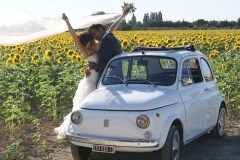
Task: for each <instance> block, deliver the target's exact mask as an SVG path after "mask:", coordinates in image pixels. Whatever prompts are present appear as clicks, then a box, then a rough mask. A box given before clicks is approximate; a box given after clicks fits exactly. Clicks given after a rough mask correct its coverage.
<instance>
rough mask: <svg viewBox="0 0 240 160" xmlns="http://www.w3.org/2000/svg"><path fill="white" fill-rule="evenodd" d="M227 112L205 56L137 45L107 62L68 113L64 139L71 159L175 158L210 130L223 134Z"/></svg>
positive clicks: (182, 49) (180, 49) (192, 51)
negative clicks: (129, 154) (93, 155)
mask: <svg viewBox="0 0 240 160" xmlns="http://www.w3.org/2000/svg"><path fill="white" fill-rule="evenodd" d="M226 111H227V105H226V103H225V101H224V98H223V97H222V95H221V93H220V91H219V90H218V87H217V86H216V80H215V78H214V75H213V71H212V69H211V67H210V64H209V62H208V60H207V57H206V56H205V55H204V54H202V53H200V52H199V51H195V49H194V46H192V45H189V46H185V47H172V48H165V47H162V48H144V47H137V48H135V50H134V51H133V52H131V53H124V54H121V55H119V56H116V57H114V58H113V59H111V60H110V62H109V63H108V65H107V67H106V68H105V71H104V72H103V74H102V77H101V78H100V81H99V84H98V87H97V89H96V90H95V91H94V92H92V93H91V94H90V95H89V96H87V97H86V98H85V100H84V101H83V102H82V103H81V106H80V107H79V109H78V110H76V111H74V112H73V113H72V115H71V122H70V125H69V127H68V130H67V138H68V139H69V140H70V142H71V150H72V155H73V157H74V159H80V160H87V159H88V158H89V156H90V154H91V152H105V153H115V152H152V151H157V152H158V151H159V157H160V156H161V157H160V158H161V159H163V160H179V159H180V151H181V147H182V146H183V145H185V144H187V143H189V142H191V141H192V140H194V139H196V138H197V137H199V136H201V135H203V134H205V133H206V132H209V131H210V132H211V133H212V134H213V135H215V136H216V137H221V136H222V135H223V134H224V129H225V120H226V113H227V112H226Z"/></svg>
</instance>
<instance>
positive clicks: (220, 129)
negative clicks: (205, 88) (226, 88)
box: [211, 105, 227, 138]
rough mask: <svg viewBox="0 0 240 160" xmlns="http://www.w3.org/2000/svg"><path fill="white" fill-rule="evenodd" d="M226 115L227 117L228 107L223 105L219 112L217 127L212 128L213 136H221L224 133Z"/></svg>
mask: <svg viewBox="0 0 240 160" xmlns="http://www.w3.org/2000/svg"><path fill="white" fill-rule="evenodd" d="M226 117H227V112H226V108H225V107H224V106H223V105H221V107H220V109H219V113H218V120H217V123H216V125H215V127H214V128H213V129H212V130H211V134H212V136H213V137H215V138H220V137H222V136H223V135H224V133H225V127H226Z"/></svg>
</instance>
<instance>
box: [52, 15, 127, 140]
mask: <svg viewBox="0 0 240 160" xmlns="http://www.w3.org/2000/svg"><path fill="white" fill-rule="evenodd" d="M127 14H128V12H125V11H124V12H123V14H122V15H121V16H120V17H119V18H118V19H117V20H116V21H115V22H114V23H113V24H112V25H111V26H110V28H109V30H108V31H107V32H113V31H115V30H116V29H117V27H118V26H119V24H120V22H121V21H122V19H123V18H125V17H126V16H127ZM62 19H63V20H64V21H65V22H66V24H67V26H68V29H69V32H70V34H71V35H72V37H73V39H74V42H75V44H76V46H77V48H78V49H79V50H80V52H81V53H82V54H83V56H84V58H86V59H87V61H88V63H89V65H91V64H92V63H97V62H98V55H97V52H98V49H99V44H100V43H101V42H99V43H96V42H95V40H94V38H93V36H92V35H91V34H90V33H89V32H82V33H81V34H80V35H79V36H77V35H76V33H75V31H74V30H73V28H72V26H71V24H70V22H69V20H68V17H67V16H66V15H65V14H64V13H63V14H62ZM89 71H90V72H91V74H90V75H89V76H85V77H84V78H83V79H82V80H81V81H80V82H79V84H78V89H77V91H76V93H75V95H74V98H73V108H72V111H74V110H76V109H77V108H78V107H79V106H80V103H81V102H82V100H83V99H84V98H85V97H86V96H87V95H89V94H90V93H91V92H92V91H94V90H95V89H96V85H97V84H96V83H97V80H98V72H96V71H95V70H94V69H90V70H89ZM70 116H71V113H69V114H68V115H67V116H66V117H64V122H63V123H62V124H61V125H60V126H59V127H57V128H55V129H54V132H55V133H57V138H58V139H64V138H65V137H66V128H67V126H68V124H69V122H70Z"/></svg>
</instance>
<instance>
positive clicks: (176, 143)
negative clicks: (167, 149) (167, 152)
mask: <svg viewBox="0 0 240 160" xmlns="http://www.w3.org/2000/svg"><path fill="white" fill-rule="evenodd" d="M179 148H180V138H179V133H178V131H177V130H176V131H175V132H174V135H173V143H172V160H178V158H179Z"/></svg>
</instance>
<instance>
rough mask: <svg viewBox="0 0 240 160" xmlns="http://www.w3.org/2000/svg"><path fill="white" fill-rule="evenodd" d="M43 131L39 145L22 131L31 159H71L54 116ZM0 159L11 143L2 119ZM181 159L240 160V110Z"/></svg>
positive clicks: (132, 156) (147, 158)
mask: <svg viewBox="0 0 240 160" xmlns="http://www.w3.org/2000/svg"><path fill="white" fill-rule="evenodd" d="M43 122H44V123H41V131H42V132H44V137H43V138H44V139H46V144H45V146H43V145H42V144H41V143H39V144H38V145H36V144H35V143H33V142H32V136H33V135H32V133H31V132H32V131H31V126H28V125H27V126H25V129H24V131H23V130H22V132H20V134H21V135H22V136H21V137H20V138H21V139H23V140H24V142H23V143H22V145H23V146H24V147H23V149H22V152H25V153H27V155H29V156H28V158H26V159H30V160H72V157H71V150H70V147H69V144H68V142H60V141H58V140H57V139H56V135H55V133H54V132H53V129H54V128H55V127H56V126H58V123H57V122H54V121H52V120H51V119H44V121H43ZM0 128H1V130H0V159H1V156H2V155H3V152H4V150H6V146H7V143H8V139H9V137H8V136H9V135H8V134H7V130H6V129H4V128H5V127H4V126H3V123H2V122H0ZM181 158H182V160H240V112H239V111H237V112H234V113H232V114H231V116H229V117H228V120H227V127H226V134H225V135H224V136H223V137H222V138H220V139H214V138H212V137H211V136H210V135H209V134H206V135H204V136H202V137H200V138H198V139H196V140H195V141H193V142H191V143H189V144H187V145H186V146H184V147H183V150H182V153H181ZM90 160H159V158H158V152H151V153H115V154H102V153H101V154H100V153H93V154H92V155H91V158H90Z"/></svg>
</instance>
